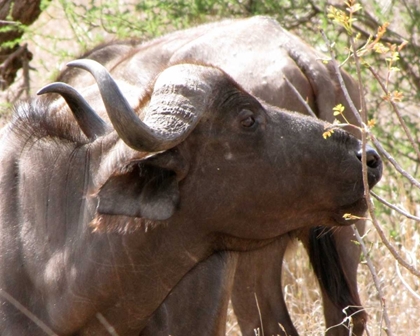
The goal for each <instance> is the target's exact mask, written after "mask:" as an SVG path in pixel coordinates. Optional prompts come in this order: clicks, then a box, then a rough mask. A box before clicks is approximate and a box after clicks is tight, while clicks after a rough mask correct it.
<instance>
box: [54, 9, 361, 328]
mask: <svg viewBox="0 0 420 336" xmlns="http://www.w3.org/2000/svg"><path fill="white" fill-rule="evenodd" d="M85 56H86V57H89V58H92V59H96V60H98V61H100V62H101V63H103V64H106V65H107V66H108V68H109V69H110V70H111V71H112V73H113V75H114V76H116V77H118V78H120V79H121V80H122V81H124V82H125V83H130V84H132V85H136V86H137V88H138V89H139V90H144V89H145V87H147V83H148V81H150V80H151V78H153V76H155V75H156V73H157V72H158V71H159V70H160V69H161V68H162V67H164V66H167V65H170V64H174V63H177V62H180V61H194V62H208V63H211V64H213V65H217V66H218V67H220V68H221V69H223V70H224V71H226V72H227V73H228V74H229V75H231V76H232V77H233V78H234V79H235V80H236V81H237V82H239V84H241V85H242V86H243V87H244V88H245V89H246V90H248V91H249V92H251V93H252V94H254V95H256V96H258V97H259V98H261V99H263V100H265V101H267V102H268V103H270V104H273V105H277V106H279V107H283V108H286V109H290V110H295V111H299V112H302V113H307V109H306V107H305V106H304V105H303V104H302V103H301V102H300V101H299V100H298V99H297V98H296V94H295V93H294V92H293V90H292V89H291V87H290V86H289V85H288V84H287V83H286V81H285V79H284V77H287V78H288V79H289V81H290V82H291V83H292V85H293V86H294V87H295V88H296V89H297V90H298V91H299V92H300V94H301V95H302V97H304V99H305V100H307V102H308V104H309V105H310V106H311V108H312V110H313V111H314V112H315V114H316V115H317V116H318V117H319V118H321V119H324V120H327V121H332V120H333V119H334V117H333V115H332V107H333V106H335V105H336V104H338V103H342V104H343V105H345V106H346V111H349V110H350V108H349V106H348V104H347V101H346V99H345V98H344V96H343V93H342V91H341V89H340V88H339V85H338V82H337V76H336V74H335V73H334V70H333V67H332V66H331V64H324V63H323V62H321V59H324V58H325V56H324V55H322V54H320V53H319V52H317V51H316V50H314V49H313V48H311V47H310V46H308V45H307V44H306V43H304V42H303V41H302V40H300V39H299V38H298V37H296V36H294V35H293V34H291V33H289V32H287V31H285V30H284V29H283V28H282V27H281V26H280V25H279V24H278V23H277V22H276V21H274V20H272V19H269V18H265V17H254V18H250V19H244V20H227V21H222V22H218V23H215V24H208V25H204V26H199V27H196V28H192V29H188V30H184V31H179V32H175V33H173V34H169V35H166V36H164V37H161V38H159V39H156V40H152V41H150V42H146V43H143V44H140V45H138V44H133V45H130V44H123V43H117V44H115V43H114V44H111V45H106V46H101V47H98V48H97V49H95V50H93V51H91V52H89V53H88V54H86V55H85ZM138 69H144V71H140V72H139V70H138ZM342 75H343V77H344V81H345V83H346V86H347V89H348V91H349V94H350V96H351V98H352V99H353V102H354V104H355V105H356V107H358V101H359V91H358V88H357V85H356V84H355V83H354V82H353V80H352V79H351V78H350V77H349V76H348V75H347V74H346V73H345V72H344V71H342ZM60 80H63V81H66V82H68V83H70V84H72V85H74V86H76V87H78V88H80V89H82V90H87V89H86V87H89V85H91V84H92V79H91V77H90V76H88V75H87V74H86V73H84V72H80V71H75V70H66V71H64V73H63V74H62V75H61V76H60ZM87 91H89V90H87ZM86 94H87V95H88V99H89V100H90V101H91V102H92V103H98V102H97V101H96V100H97V99H98V97H99V96H98V95H96V94H89V92H86ZM346 117H347V119H348V120H350V121H351V122H352V123H357V122H356V121H355V119H354V117H353V116H352V114H347V115H346ZM320 197H321V195H320ZM320 224H322V223H320ZM357 225H358V227H359V230H361V231H363V223H362V222H359V223H357ZM319 232H321V233H322V234H319ZM291 237H297V238H299V239H300V240H301V241H302V242H303V244H304V246H305V248H306V249H307V250H308V252H309V256H310V260H311V263H312V265H313V267H314V270H315V273H316V275H317V277H318V279H319V282H320V285H321V291H322V295H323V300H324V312H325V318H326V326H327V327H331V326H336V325H339V324H340V323H341V322H342V320H343V318H345V317H347V316H349V315H351V316H352V325H353V333H354V334H356V335H361V334H362V333H363V330H364V324H365V321H366V316H367V315H366V313H365V312H364V311H363V309H362V308H361V302H360V299H359V297H358V294H357V281H356V280H357V278H356V275H357V266H358V262H359V255H360V252H359V247H358V246H357V245H355V244H354V243H353V242H352V239H353V233H352V230H351V229H350V228H341V229H340V230H334V231H329V230H326V229H323V228H319V229H309V228H304V229H301V230H299V231H295V232H293V233H292V234H291ZM281 239H282V240H283V241H282V242H278V243H277V244H272V245H271V246H267V247H266V248H265V249H264V252H262V251H259V252H256V253H252V254H248V255H246V256H245V255H242V257H240V259H239V263H238V264H236V263H237V261H236V258H237V256H234V255H232V253H229V254H227V255H226V256H222V254H221V253H219V254H218V256H217V257H214V258H213V259H214V265H213V266H211V263H212V261H211V260H208V261H206V265H207V266H206V267H207V269H205V267H200V268H199V269H198V270H197V271H195V272H190V273H188V279H184V280H183V282H182V283H181V285H182V286H184V287H185V288H181V286H177V288H176V290H175V291H173V293H172V294H171V297H169V298H168V300H166V302H165V305H164V307H162V309H161V310H162V314H161V315H163V316H166V317H165V318H166V320H167V322H168V323H163V322H162V319H163V317H162V316H160V317H156V320H158V321H159V323H152V322H151V324H149V328H148V329H149V333H150V334H151V335H157V333H158V330H160V331H161V332H162V333H163V334H165V333H168V332H169V331H171V332H169V333H172V334H188V333H191V332H192V330H200V331H201V332H202V334H206V333H205V332H204V330H209V331H208V334H212V335H213V334H214V333H215V332H214V329H218V330H221V331H219V333H220V334H223V328H222V329H220V328H219V326H222V325H223V321H224V319H225V313H224V311H225V309H222V308H221V307H220V305H221V302H226V301H225V300H224V299H223V298H221V297H220V296H218V295H222V292H224V291H220V289H219V284H220V283H224V284H225V287H226V290H225V291H226V292H229V291H230V290H229V289H228V288H229V287H230V283H231V281H232V279H230V280H228V279H227V278H224V279H222V278H223V277H224V276H226V277H227V276H232V272H226V270H227V269H228V268H229V267H236V268H237V277H236V278H237V280H236V281H235V285H234V287H233V303H234V308H235V313H236V315H237V317H238V320H239V323H240V326H241V329H242V331H243V333H244V334H247V335H254V328H256V327H258V326H260V322H261V321H260V315H261V319H262V322H263V324H264V330H265V331H266V332H267V333H273V334H275V333H282V330H280V328H279V323H280V324H281V325H282V326H283V328H284V329H285V332H286V333H287V334H289V335H296V334H297V333H296V330H295V329H294V327H293V324H292V322H291V320H290V317H289V315H288V313H287V309H286V306H285V303H284V298H283V295H282V291H281V287H280V274H281V260H282V256H283V254H284V252H285V249H286V248H287V243H288V241H289V240H290V237H289V236H284V237H282V238H281ZM336 241H337V243H336ZM258 254H259V255H260V256H258ZM221 260H223V261H221ZM227 264H231V266H227ZM222 269H224V270H225V272H223V271H222ZM195 273H197V275H196V274H195ZM223 274H225V275H223ZM193 277H197V279H195V280H193V279H191V278H193ZM221 277H222V278H221ZM203 279H212V281H211V282H210V283H206V285H205V286H206V288H207V290H206V292H205V293H206V295H203V293H202V291H201V288H202V287H203V286H204V285H203V284H202V283H200V282H201V281H203ZM211 283H213V284H214V287H215V288H213V290H210V289H209V286H210V284H211ZM186 284H188V285H186ZM263 284H264V285H263ZM267 288H269V290H267ZM196 291H198V292H196ZM177 292H179V293H178V294H177ZM254 292H255V293H258V298H259V305H260V311H258V309H257V307H256V304H255V296H254ZM184 297H193V298H195V299H194V302H190V300H181V299H180V298H184ZM197 298H200V301H198V299H197ZM170 301H173V302H174V303H173V304H171V303H170ZM180 302H182V309H179V307H180ZM171 305H172V306H174V307H176V308H175V309H172V308H170V306H171ZM198 306H202V307H204V306H205V307H206V309H205V311H199V310H198V309H197V307H198ZM212 308H213V309H212ZM180 311H182V313H181V314H184V315H183V316H184V317H185V314H186V313H185V312H186V311H190V314H191V316H190V318H189V319H184V320H183V323H177V322H176V321H178V315H177V314H176V312H180ZM198 311H199V313H197V312H198ZM157 315H159V313H157ZM217 315H218V317H216V316H217ZM170 321H173V322H170ZM209 321H218V322H215V323H210V322H209ZM152 325H154V327H153V328H152V327H151V326H152ZM165 325H166V327H165ZM169 325H171V328H170V330H169V329H167V328H169ZM162 328H163V329H162ZM147 333H148V332H146V331H145V332H144V334H145V335H147ZM328 333H329V334H334V335H339V334H341V333H342V334H344V335H347V334H348V330H347V329H346V326H341V327H340V326H338V327H337V326H336V327H334V328H333V329H330V331H329V332H328Z"/></svg>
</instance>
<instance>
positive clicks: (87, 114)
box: [37, 82, 110, 140]
mask: <svg viewBox="0 0 420 336" xmlns="http://www.w3.org/2000/svg"><path fill="white" fill-rule="evenodd" d="M44 93H58V94H60V95H61V96H62V97H63V98H64V100H65V101H66V103H67V105H68V106H69V107H70V110H71V111H72V112H73V115H74V117H75V118H76V121H77V123H78V124H79V127H80V129H81V130H82V132H83V133H84V134H85V135H86V136H87V137H88V139H89V140H95V139H96V138H98V137H100V136H102V135H104V134H106V133H108V132H109V131H110V129H109V127H108V126H107V124H106V123H105V122H104V121H103V120H102V119H101V118H100V117H99V116H98V115H97V114H96V112H95V111H94V110H93V109H92V108H91V107H90V106H89V104H88V103H87V101H86V100H85V99H84V98H83V97H82V95H81V94H80V93H78V92H77V91H76V90H75V89H74V88H72V87H71V86H70V85H68V84H66V83H61V82H56V83H52V84H49V85H47V86H44V87H43V88H42V89H41V90H39V91H38V92H37V94H38V95H42V94H44Z"/></svg>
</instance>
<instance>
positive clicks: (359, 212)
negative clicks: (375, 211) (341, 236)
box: [333, 197, 368, 225]
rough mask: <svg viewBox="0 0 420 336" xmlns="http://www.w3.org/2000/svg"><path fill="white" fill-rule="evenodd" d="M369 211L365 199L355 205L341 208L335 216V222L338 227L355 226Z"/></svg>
mask: <svg viewBox="0 0 420 336" xmlns="http://www.w3.org/2000/svg"><path fill="white" fill-rule="evenodd" d="M367 210H368V206H367V203H366V199H365V198H364V197H363V198H360V199H359V200H357V201H356V202H354V203H351V204H349V205H346V206H342V207H340V209H339V210H338V211H337V213H336V215H334V216H333V221H334V222H336V223H337V224H338V225H351V224H355V223H356V222H357V221H358V220H360V219H363V218H364V217H365V215H366V211H367Z"/></svg>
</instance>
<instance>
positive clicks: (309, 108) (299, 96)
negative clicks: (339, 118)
mask: <svg viewBox="0 0 420 336" xmlns="http://www.w3.org/2000/svg"><path fill="white" fill-rule="evenodd" d="M283 79H284V80H285V82H286V84H287V85H289V87H290V88H291V89H292V91H293V92H294V93H295V94H296V96H297V98H298V99H299V101H300V102H301V103H302V104H303V106H305V108H306V110H307V111H308V114H309V115H310V116H312V117H314V118H317V119H318V117H317V115H316V114H315V113H314V111H312V109H311V107H310V106H309V104H308V103H307V102H306V100H305V99H303V97H302V95H301V94H300V92H299V91H298V90H297V89H296V87H295V86H294V85H293V84H292V83H291V82H290V81H289V79H288V78H287V77H286V75H283Z"/></svg>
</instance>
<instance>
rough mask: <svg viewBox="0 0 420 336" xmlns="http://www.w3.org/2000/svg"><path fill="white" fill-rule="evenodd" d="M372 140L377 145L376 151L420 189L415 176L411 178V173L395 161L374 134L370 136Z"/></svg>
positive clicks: (419, 183)
mask: <svg viewBox="0 0 420 336" xmlns="http://www.w3.org/2000/svg"><path fill="white" fill-rule="evenodd" d="M370 139H371V140H372V143H373V144H374V145H375V147H376V149H377V150H378V152H379V153H380V154H382V155H383V156H384V157H386V158H387V160H388V161H389V162H391V164H392V165H393V166H394V168H395V169H396V170H397V171H398V172H399V173H400V174H401V175H402V176H404V177H405V178H406V179H407V180H409V181H410V182H411V184H412V185H414V186H416V187H417V188H419V189H420V182H419V181H417V180H416V179H415V178H414V177H413V176H411V175H410V174H409V173H407V172H406V171H405V170H404V169H403V168H402V167H401V166H400V165H399V164H398V162H397V161H395V159H394V158H393V157H392V155H391V154H389V153H388V152H387V151H386V150H385V148H383V147H382V145H381V143H380V142H379V141H378V140H377V139H376V138H375V136H374V135H373V134H371V135H370Z"/></svg>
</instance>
